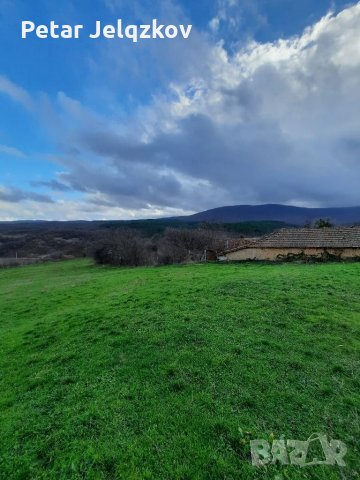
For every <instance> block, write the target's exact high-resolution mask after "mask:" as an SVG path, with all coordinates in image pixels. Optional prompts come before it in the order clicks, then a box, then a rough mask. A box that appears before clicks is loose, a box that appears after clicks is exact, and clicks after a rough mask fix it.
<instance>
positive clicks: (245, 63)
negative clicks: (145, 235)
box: [0, 0, 360, 220]
mask: <svg viewBox="0 0 360 480" xmlns="http://www.w3.org/2000/svg"><path fill="white" fill-rule="evenodd" d="M359 10H360V8H359V4H357V3H356V2H350V3H349V2H343V1H337V2H331V1H328V0H317V1H310V0H303V1H302V2H295V1H293V0H254V1H250V0H214V1H210V0H197V1H196V2H194V1H193V0H182V1H180V0H178V1H176V0H152V1H150V0H135V1H129V0H93V1H92V2H91V8H89V2H88V1H85V0H78V1H75V0H72V1H69V0H64V1H62V2H54V1H52V0H34V1H31V2H29V1H26V0H0V42H1V43H0V220H8V219H9V220H10V219H19V218H29V219H30V218H44V219H70V218H84V219H91V218H134V217H135V218H137V217H139V218H140V217H153V216H159V215H169V214H170V215H172V214H177V213H187V212H193V211H198V210H201V209H204V208H211V207H215V206H219V205H222V204H224V203H231V204H236V203H251V204H255V203H265V202H279V203H280V202H281V203H287V204H297V205H309V206H318V205H354V204H360V198H359V194H358V193H357V192H358V188H357V185H358V183H357V182H358V180H359V163H358V161H357V158H358V153H359V151H360V139H359V138H358V134H357V131H358V124H357V121H358V120H357V117H358V115H356V106H357V102H358V100H359V97H358V94H357V93H356V88H355V84H356V79H357V78H358V77H357V75H359V71H360V70H359V65H360V60H359V54H360V53H359V49H360V47H359V44H358V38H359V34H360V21H359V19H360V12H359ZM329 12H331V13H329ZM347 12H348V13H347ZM326 15H327V16H326ZM118 18H122V19H123V20H124V21H125V22H126V23H129V24H141V23H148V22H149V20H151V19H152V18H157V19H158V20H159V22H163V23H170V24H179V23H183V24H192V25H193V31H192V34H191V36H190V38H189V39H188V40H184V39H176V40H174V41H172V40H164V41H162V40H151V41H146V42H142V43H141V42H139V43H138V44H133V43H131V42H130V41H126V40H119V39H114V40H106V39H98V40H91V39H89V38H88V37H87V33H88V31H91V30H93V29H94V25H95V21H96V20H101V21H102V22H103V23H104V24H107V23H109V24H113V23H115V22H116V20H117V19H118ZM22 20H31V21H33V22H35V23H36V24H48V23H49V22H50V20H55V21H56V22H57V23H59V24H62V23H65V24H71V25H73V24H83V25H85V31H84V34H83V35H82V36H81V38H80V39H73V40H64V39H59V40H55V39H46V40H45V39H38V38H36V37H35V36H31V37H30V38H28V39H26V40H24V39H21V21H22ZM344 32H346V35H345V36H344ZM358 60H359V62H358ZM334 96H336V97H337V98H336V101H334V100H333V99H334ZM275 100H276V101H275ZM315 132H316V135H315ZM219 170H221V173H220V172H219Z"/></svg>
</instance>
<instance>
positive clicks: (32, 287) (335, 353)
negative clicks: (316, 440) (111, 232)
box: [0, 261, 360, 480]
mask: <svg viewBox="0 0 360 480" xmlns="http://www.w3.org/2000/svg"><path fill="white" fill-rule="evenodd" d="M359 333H360V264H326V265H289V264H288V265H280V264H279V265H261V264H238V265H210V264H208V265H194V266H174V267H162V268H148V269H146V268H138V269H111V268H103V267H95V266H92V265H91V264H90V263H89V262H87V261H70V262H62V263H49V264H45V265H37V266H30V267H24V268H18V269H9V270H2V271H0V478H1V480H2V479H4V480H5V479H6V480H15V479H16V480H17V479H23V480H33V479H34V480H42V479H54V480H55V479H56V480H75V479H86V480H95V479H96V480H98V479H125V480H132V479H155V480H172V479H183V480H186V479H199V480H200V479H203V480H208V479H226V480H230V479H234V480H235V479H275V478H283V479H305V478H307V479H322V480H329V479H352V478H358V475H359V473H358V472H359V471H360V458H359V453H360V452H359V439H360V425H359V422H360V421H359V406H360V378H359V363H360V362H359V358H360V356H359V350H360V335H359ZM246 432H249V433H246ZM315 432H322V433H325V434H327V435H329V437H330V438H335V439H340V440H342V441H343V442H345V443H346V445H347V447H348V454H347V456H346V457H345V460H346V463H347V466H346V467H344V468H342V469H341V470H340V468H339V467H330V466H317V467H312V468H305V469H300V468H299V467H294V466H287V467H283V466H271V467H268V468H266V469H257V468H255V467H253V466H252V465H251V461H250V453H249V452H250V449H249V440H250V439H251V438H253V439H256V438H267V439H269V438H271V435H272V434H273V435H274V436H275V438H279V437H280V436H281V435H284V437H285V438H289V439H299V440H306V439H307V438H308V437H309V436H310V435H311V434H312V433H315ZM277 475H281V476H280V477H277Z"/></svg>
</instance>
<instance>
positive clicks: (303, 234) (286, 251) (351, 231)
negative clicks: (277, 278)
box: [218, 227, 360, 261]
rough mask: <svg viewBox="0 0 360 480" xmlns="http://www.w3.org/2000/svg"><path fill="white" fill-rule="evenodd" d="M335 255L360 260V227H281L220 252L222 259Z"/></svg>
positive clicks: (289, 258)
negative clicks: (244, 243) (245, 243)
mask: <svg viewBox="0 0 360 480" xmlns="http://www.w3.org/2000/svg"><path fill="white" fill-rule="evenodd" d="M332 258H333V259H334V260H335V259H337V260H345V259H356V258H358V259H360V227H336V228H288V229H281V230H278V231H276V232H274V233H271V234H270V235H266V236H265V237H262V238H260V239H258V240H255V241H253V242H251V243H248V244H247V245H244V246H239V247H234V248H232V249H228V250H226V251H224V252H222V253H220V254H219V255H218V260H222V261H241V260H267V261H282V260H296V259H332Z"/></svg>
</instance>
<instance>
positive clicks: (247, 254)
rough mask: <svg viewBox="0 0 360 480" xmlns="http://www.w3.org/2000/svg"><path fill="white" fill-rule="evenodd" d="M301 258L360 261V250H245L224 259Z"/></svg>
mask: <svg viewBox="0 0 360 480" xmlns="http://www.w3.org/2000/svg"><path fill="white" fill-rule="evenodd" d="M296 257H298V258H299V259H301V258H306V257H308V258H314V259H317V258H318V259H321V258H329V259H331V258H332V257H333V258H334V260H335V259H338V260H345V259H352V258H353V259H356V258H358V259H360V248H344V249H341V248H328V249H324V248H286V249H285V248H245V249H243V250H237V251H236V252H231V253H227V254H225V255H224V257H223V259H224V260H227V261H241V260H267V261H281V260H290V259H294V260H296Z"/></svg>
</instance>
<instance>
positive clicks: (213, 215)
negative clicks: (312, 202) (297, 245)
mask: <svg viewBox="0 0 360 480" xmlns="http://www.w3.org/2000/svg"><path fill="white" fill-rule="evenodd" d="M180 218H181V219H182V220H184V221H187V222H189V221H190V222H191V221H193V222H216V223H238V222H259V221H278V222H284V223H288V224H292V225H303V224H304V223H306V222H308V221H312V220H316V219H318V218H330V219H331V220H332V221H333V222H334V223H337V224H353V223H359V222H360V207H344V208H302V207H291V206H287V205H276V204H273V205H272V204H268V205H255V206H252V205H234V206H230V207H219V208H213V209H212V210H206V211H205V212H200V213H195V214H194V215H189V216H187V217H180Z"/></svg>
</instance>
